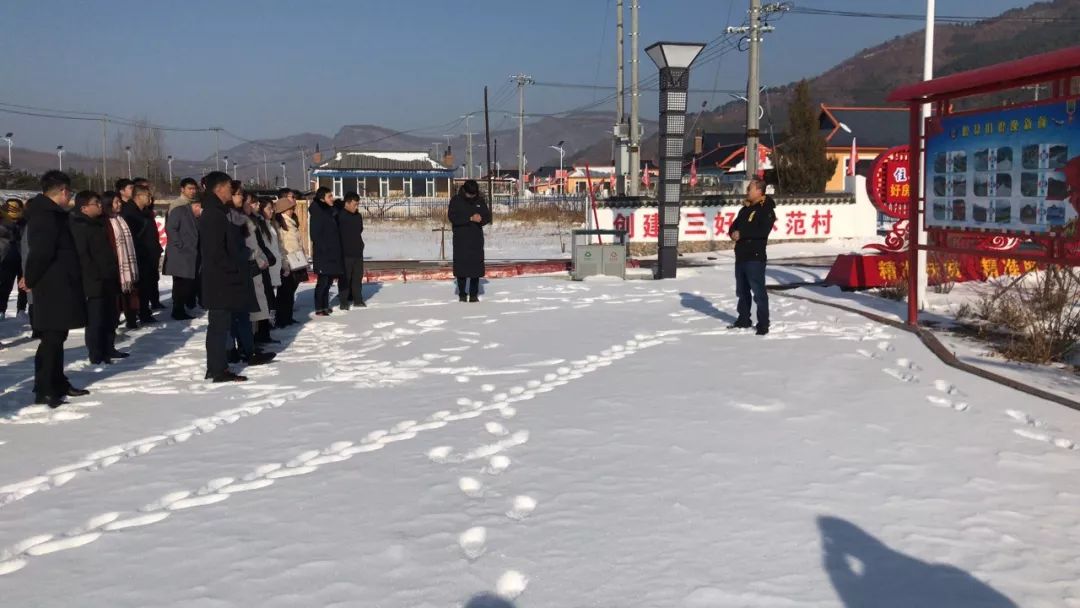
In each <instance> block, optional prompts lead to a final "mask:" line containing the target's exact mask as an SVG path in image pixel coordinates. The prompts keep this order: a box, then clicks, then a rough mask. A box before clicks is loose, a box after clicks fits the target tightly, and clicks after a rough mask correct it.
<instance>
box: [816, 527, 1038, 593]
mask: <svg viewBox="0 0 1080 608" xmlns="http://www.w3.org/2000/svg"><path fill="white" fill-rule="evenodd" d="M818 529H819V531H820V532H821V551H822V562H823V566H824V567H825V571H826V572H828V574H829V580H831V581H832V584H833V587H834V588H835V589H836V594H837V595H839V596H840V599H841V600H842V601H843V602H844V606H845V607H846V608H911V607H912V606H926V607H927V608H931V607H940V608H1016V606H1017V605H1016V604H1015V603H1013V601H1012V600H1010V599H1009V598H1007V597H1005V596H1004V595H1002V594H1001V593H999V592H998V591H996V590H994V589H993V588H992V587H990V586H989V585H987V584H985V583H983V582H981V581H979V580H978V579H976V578H975V577H973V576H971V575H970V574H968V573H967V572H964V571H963V570H960V569H959V568H956V567H954V566H948V565H945V564H930V563H927V562H923V561H920V560H917V559H915V558H913V557H908V556H907V555H904V554H902V553H899V552H897V551H893V550H892V549H890V548H889V547H887V546H885V544H884V543H882V542H881V541H879V540H878V539H876V538H874V537H873V536H870V535H869V534H867V533H866V532H865V531H864V530H862V529H861V528H859V527H858V526H856V525H854V524H852V523H851V522H849V521H845V520H843V519H839V518H836V517H819V518H818Z"/></svg>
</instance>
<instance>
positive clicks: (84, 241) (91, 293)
mask: <svg viewBox="0 0 1080 608" xmlns="http://www.w3.org/2000/svg"><path fill="white" fill-rule="evenodd" d="M71 236H72V237H73V238H74V239H75V250H76V251H77V252H78V254H79V263H80V265H81V266H82V285H83V295H85V296H86V350H87V352H88V353H89V355H90V362H91V363H94V364H100V363H112V351H113V346H112V345H113V344H114V343H115V339H114V333H115V332H116V321H117V312H118V311H117V308H116V303H117V296H118V295H119V294H120V265H119V263H118V262H117V260H116V248H115V247H113V246H112V243H110V242H109V228H108V224H107V223H106V221H105V218H103V217H102V209H101V198H100V197H99V196H98V195H97V193H95V192H90V191H89V190H85V191H83V192H80V193H78V194H77V195H75V211H74V212H72V214H71Z"/></svg>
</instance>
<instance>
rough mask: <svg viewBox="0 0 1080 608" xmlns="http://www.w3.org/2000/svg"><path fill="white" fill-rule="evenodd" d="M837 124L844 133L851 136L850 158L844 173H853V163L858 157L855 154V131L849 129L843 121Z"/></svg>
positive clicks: (856, 151)
mask: <svg viewBox="0 0 1080 608" xmlns="http://www.w3.org/2000/svg"><path fill="white" fill-rule="evenodd" d="M839 126H840V128H841V129H843V131H844V132H845V133H847V134H848V135H850V136H851V159H850V160H849V161H848V168H847V171H846V173H847V174H848V175H855V165H856V164H857V163H858V162H859V159H858V158H857V157H856V156H855V155H856V154H857V153H858V150H859V148H858V141H857V138H856V137H855V132H854V131H852V130H851V127H849V126H847V125H846V124H844V123H839Z"/></svg>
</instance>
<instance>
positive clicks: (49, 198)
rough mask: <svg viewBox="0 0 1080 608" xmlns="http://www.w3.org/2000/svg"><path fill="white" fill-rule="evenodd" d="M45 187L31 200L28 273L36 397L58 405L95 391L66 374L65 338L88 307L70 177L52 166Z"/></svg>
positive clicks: (28, 207) (80, 322) (44, 179)
mask: <svg viewBox="0 0 1080 608" xmlns="http://www.w3.org/2000/svg"><path fill="white" fill-rule="evenodd" d="M41 192H42V194H40V195H38V196H35V197H34V198H33V199H31V200H30V202H28V203H27V204H26V220H27V223H26V239H27V240H28V241H29V242H30V243H33V247H31V248H30V249H29V251H28V254H27V258H26V273H25V276H24V277H23V278H24V280H25V282H26V288H27V290H29V291H30V292H31V294H33V297H34V315H33V319H32V327H33V329H34V331H35V332H37V335H38V337H39V338H40V340H41V342H40V344H38V349H37V354H36V355H35V357H34V381H35V389H34V390H35V392H36V395H35V397H36V398H35V400H34V402H35V403H41V404H47V405H48V406H49V407H59V406H60V405H62V404H63V403H64V396H70V397H78V396H82V395H87V394H89V393H90V391H87V390H83V389H77V388H75V387H73V386H71V383H70V382H68V379H67V377H66V376H64V341H65V340H67V335H68V331H69V330H72V329H76V328H79V327H82V326H84V325H85V324H86V310H85V301H84V300H83V293H82V279H81V277H80V275H81V274H82V272H81V268H80V266H79V255H78V253H77V252H76V251H75V241H74V239H73V238H72V237H71V228H70V227H69V224H68V221H69V218H68V207H69V206H70V204H71V178H70V177H68V176H67V175H65V174H64V173H62V172H60V171H49V172H48V173H46V174H45V175H43V176H42V177H41Z"/></svg>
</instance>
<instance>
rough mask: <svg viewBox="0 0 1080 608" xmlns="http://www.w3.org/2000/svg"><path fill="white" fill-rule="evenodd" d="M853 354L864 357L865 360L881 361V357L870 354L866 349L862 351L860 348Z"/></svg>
mask: <svg viewBox="0 0 1080 608" xmlns="http://www.w3.org/2000/svg"><path fill="white" fill-rule="evenodd" d="M855 352H857V353H859V354H860V355H862V356H864V357H866V358H867V359H881V355H879V354H877V353H872V352H870V351H868V350H866V349H863V348H860V349H859V350H857V351H855Z"/></svg>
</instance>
